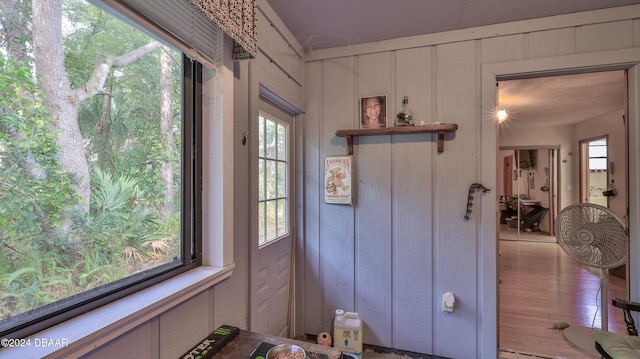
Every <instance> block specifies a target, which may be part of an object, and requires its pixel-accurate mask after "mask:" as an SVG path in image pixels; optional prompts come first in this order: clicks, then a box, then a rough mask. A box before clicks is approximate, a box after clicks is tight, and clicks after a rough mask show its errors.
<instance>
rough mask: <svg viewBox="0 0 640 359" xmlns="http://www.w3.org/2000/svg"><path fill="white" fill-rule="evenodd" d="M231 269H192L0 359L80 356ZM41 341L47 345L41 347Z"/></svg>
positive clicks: (42, 334) (3, 351) (10, 350)
mask: <svg viewBox="0 0 640 359" xmlns="http://www.w3.org/2000/svg"><path fill="white" fill-rule="evenodd" d="M233 268H234V265H233V264H231V265H229V266H226V267H224V268H220V267H207V266H202V267H198V268H195V269H193V270H190V271H188V272H186V273H183V274H180V275H178V276H176V277H173V278H171V279H168V280H166V281H164V282H162V283H159V284H157V285H154V286H152V287H150V288H147V289H143V290H141V291H140V292H137V293H134V294H132V295H129V296H127V297H125V298H123V299H120V300H117V301H115V302H113V303H109V304H107V305H105V306H103V307H100V308H98V309H96V310H93V311H91V312H88V313H85V314H82V315H79V316H77V317H75V318H73V319H71V320H68V321H66V322H64V323H61V324H59V325H56V326H54V327H51V328H49V329H45V330H44V331H42V332H39V333H37V334H35V335H33V336H32V337H31V341H30V344H31V345H30V346H24V347H21V348H17V347H16V348H4V349H0V358H44V357H47V356H50V355H52V354H55V355H52V356H56V357H58V356H65V357H79V356H82V355H84V354H86V353H88V352H90V351H92V350H94V349H96V348H98V347H100V346H101V345H103V344H105V343H107V342H109V341H111V340H113V339H114V338H116V337H118V336H120V335H122V334H124V333H126V332H127V331H129V330H131V329H133V328H135V327H137V326H139V325H141V324H142V323H145V322H147V321H149V320H151V319H152V318H154V317H156V316H158V315H160V314H161V313H163V312H165V311H167V310H169V309H171V308H172V307H174V306H176V305H178V304H180V303H182V302H184V301H186V300H187V299H189V298H191V297H193V296H195V295H197V294H199V293H201V292H202V291H204V290H206V289H208V288H210V287H212V286H213V285H215V284H217V283H219V282H221V281H223V280H224V279H226V278H229V277H230V276H231V273H232V272H233ZM45 341H46V342H48V343H51V344H49V345H48V346H44V345H42V344H44V343H45ZM55 344H57V345H55Z"/></svg>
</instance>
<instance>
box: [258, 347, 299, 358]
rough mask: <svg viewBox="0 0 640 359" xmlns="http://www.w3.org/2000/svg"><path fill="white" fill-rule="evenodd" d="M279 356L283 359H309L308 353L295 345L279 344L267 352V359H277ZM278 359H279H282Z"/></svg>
mask: <svg viewBox="0 0 640 359" xmlns="http://www.w3.org/2000/svg"><path fill="white" fill-rule="evenodd" d="M279 354H283V355H280V358H282V359H307V352H306V351H305V350H304V349H302V347H300V346H297V345H295V344H278V345H276V346H274V347H273V348H271V349H269V351H268V352H267V358H266V359H276V358H278V355H279ZM280 358H278V359H280Z"/></svg>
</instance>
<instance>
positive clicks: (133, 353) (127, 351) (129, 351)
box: [81, 321, 188, 359]
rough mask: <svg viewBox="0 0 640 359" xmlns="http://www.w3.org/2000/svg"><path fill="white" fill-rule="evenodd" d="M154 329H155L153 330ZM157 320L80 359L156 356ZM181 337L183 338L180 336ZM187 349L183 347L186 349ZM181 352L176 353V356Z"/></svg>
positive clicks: (157, 355) (157, 344) (157, 354)
mask: <svg viewBox="0 0 640 359" xmlns="http://www.w3.org/2000/svg"><path fill="white" fill-rule="evenodd" d="M153 329H155V331H154V330H153ZM157 329H158V328H157V321H156V327H155V328H154V326H153V325H151V324H145V325H141V326H139V327H137V328H135V329H133V330H131V331H129V332H128V333H127V335H123V336H121V337H119V338H117V339H115V340H114V341H112V342H110V343H109V344H107V345H103V346H101V347H100V348H98V349H96V350H94V351H92V352H91V353H89V354H87V355H84V356H82V357H81V359H112V358H158V357H161V356H160V355H159V353H158V346H159V343H158V338H157ZM182 339H185V338H184V337H182ZM187 350H188V349H185V351H187ZM181 354H183V353H177V354H176V355H174V356H173V357H174V358H177V357H178V356H179V355H181Z"/></svg>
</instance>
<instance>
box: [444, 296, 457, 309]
mask: <svg viewBox="0 0 640 359" xmlns="http://www.w3.org/2000/svg"><path fill="white" fill-rule="evenodd" d="M455 304H456V297H455V296H454V295H453V293H451V292H446V293H444V294H443V295H442V311H443V312H450V313H453V311H454V306H455Z"/></svg>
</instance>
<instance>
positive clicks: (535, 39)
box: [529, 27, 576, 58]
mask: <svg viewBox="0 0 640 359" xmlns="http://www.w3.org/2000/svg"><path fill="white" fill-rule="evenodd" d="M575 52H576V29H575V28H573V27H570V28H564V29H553V30H546V31H536V32H532V33H531V34H529V55H530V57H531V58H540V57H549V56H561V55H570V54H574V53H575Z"/></svg>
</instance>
